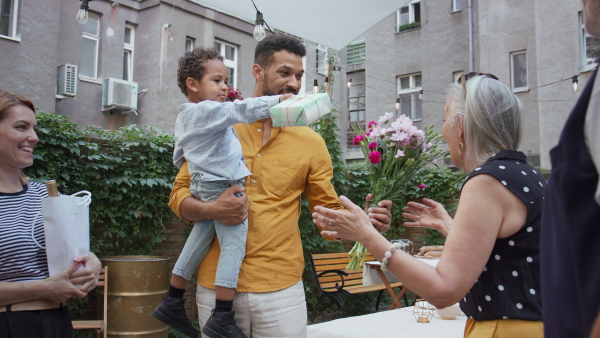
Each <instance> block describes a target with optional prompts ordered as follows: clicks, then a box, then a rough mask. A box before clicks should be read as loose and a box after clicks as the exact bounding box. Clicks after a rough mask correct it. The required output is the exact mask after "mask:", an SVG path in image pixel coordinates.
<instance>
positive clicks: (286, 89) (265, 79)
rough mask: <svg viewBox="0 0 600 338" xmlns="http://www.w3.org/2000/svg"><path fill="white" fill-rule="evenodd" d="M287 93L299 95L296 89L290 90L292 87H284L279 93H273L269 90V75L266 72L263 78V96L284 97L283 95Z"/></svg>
mask: <svg viewBox="0 0 600 338" xmlns="http://www.w3.org/2000/svg"><path fill="white" fill-rule="evenodd" d="M286 93H290V94H294V95H298V91H297V90H296V89H294V88H290V87H283V88H281V89H279V92H278V93H275V92H274V91H272V90H271V89H270V88H269V74H268V73H267V72H265V75H264V76H263V85H262V94H263V95H282V94H286Z"/></svg>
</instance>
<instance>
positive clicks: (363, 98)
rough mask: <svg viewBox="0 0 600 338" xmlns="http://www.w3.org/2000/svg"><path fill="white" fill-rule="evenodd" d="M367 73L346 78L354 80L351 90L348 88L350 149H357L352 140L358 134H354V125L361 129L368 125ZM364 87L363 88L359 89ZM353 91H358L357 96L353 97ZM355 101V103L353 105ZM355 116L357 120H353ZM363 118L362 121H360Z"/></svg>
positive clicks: (349, 74)
mask: <svg viewBox="0 0 600 338" xmlns="http://www.w3.org/2000/svg"><path fill="white" fill-rule="evenodd" d="M366 75H367V74H366V72H365V71H364V70H361V71H358V72H354V73H347V74H346V78H348V79H353V81H352V83H351V85H350V88H348V140H347V146H348V148H357V147H358V146H356V145H355V144H354V143H353V142H352V140H353V138H354V136H356V134H355V133H354V128H353V127H352V125H358V126H361V127H365V126H366V123H367V95H366V90H367V79H366ZM359 87H362V88H359ZM353 90H355V91H357V92H356V95H355V96H350V95H353V93H352V92H353ZM353 100H354V103H351V102H352V101H353ZM353 105H354V106H356V107H357V108H358V109H352V106H353ZM353 113H354V114H355V115H356V117H357V119H356V120H352V114H353ZM361 117H362V119H360V118H361Z"/></svg>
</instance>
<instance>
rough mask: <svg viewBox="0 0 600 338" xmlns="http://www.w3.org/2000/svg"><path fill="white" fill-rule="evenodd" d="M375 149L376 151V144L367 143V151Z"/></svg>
mask: <svg viewBox="0 0 600 338" xmlns="http://www.w3.org/2000/svg"><path fill="white" fill-rule="evenodd" d="M375 149H377V142H371V143H369V150H375Z"/></svg>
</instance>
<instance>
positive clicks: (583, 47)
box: [579, 12, 598, 72]
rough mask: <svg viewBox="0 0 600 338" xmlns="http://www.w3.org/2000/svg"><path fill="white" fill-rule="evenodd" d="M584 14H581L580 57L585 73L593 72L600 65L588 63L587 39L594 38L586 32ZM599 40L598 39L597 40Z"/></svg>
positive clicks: (582, 69)
mask: <svg viewBox="0 0 600 338" xmlns="http://www.w3.org/2000/svg"><path fill="white" fill-rule="evenodd" d="M584 18H585V17H584V15H583V12H579V55H580V63H581V71H582V72H585V71H588V70H592V69H593V68H594V67H596V66H597V65H598V63H597V62H593V61H592V63H588V57H587V38H588V37H592V38H594V37H593V36H592V35H590V34H589V33H588V32H586V30H585V22H584ZM596 39H597V38H596Z"/></svg>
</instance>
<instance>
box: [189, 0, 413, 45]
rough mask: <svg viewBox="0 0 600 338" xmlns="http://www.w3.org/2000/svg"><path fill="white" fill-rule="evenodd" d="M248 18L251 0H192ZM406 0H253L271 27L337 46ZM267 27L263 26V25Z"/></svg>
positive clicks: (251, 19)
mask: <svg viewBox="0 0 600 338" xmlns="http://www.w3.org/2000/svg"><path fill="white" fill-rule="evenodd" d="M193 1H195V2H197V3H200V4H203V5H207V6H208V7H210V8H214V9H218V10H220V11H224V12H227V13H230V14H233V15H234V16H236V17H238V18H241V19H244V20H246V21H249V22H254V21H255V20H256V9H255V8H254V5H253V4H252V0H193ZM408 2H410V1H409V0H370V1H369V0H301V1H297V2H289V1H281V0H254V4H255V5H256V7H257V8H258V10H259V11H261V12H262V14H263V19H264V20H265V22H266V23H267V24H268V25H269V26H270V27H271V29H273V30H274V29H279V30H282V31H284V32H287V33H290V34H293V35H296V36H299V37H302V38H306V39H308V40H312V41H315V42H317V43H320V44H322V45H324V46H327V47H330V48H333V49H335V50H340V49H342V48H344V46H346V45H347V44H349V43H351V42H352V41H353V40H355V39H356V38H358V37H360V36H361V35H362V34H363V33H364V32H365V31H367V30H368V29H369V28H371V27H373V26H374V25H375V24H376V23H378V22H379V21H381V20H383V19H384V18H385V17H386V16H388V15H390V14H392V13H394V12H395V11H396V10H397V9H398V8H400V7H403V6H404V5H406V4H407V3H408ZM265 28H266V27H265Z"/></svg>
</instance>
